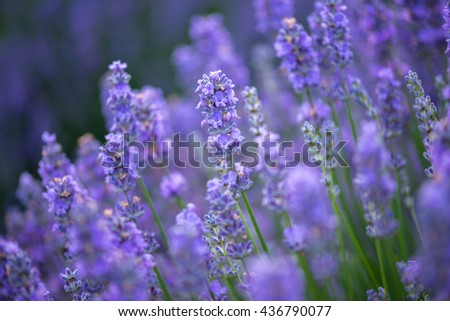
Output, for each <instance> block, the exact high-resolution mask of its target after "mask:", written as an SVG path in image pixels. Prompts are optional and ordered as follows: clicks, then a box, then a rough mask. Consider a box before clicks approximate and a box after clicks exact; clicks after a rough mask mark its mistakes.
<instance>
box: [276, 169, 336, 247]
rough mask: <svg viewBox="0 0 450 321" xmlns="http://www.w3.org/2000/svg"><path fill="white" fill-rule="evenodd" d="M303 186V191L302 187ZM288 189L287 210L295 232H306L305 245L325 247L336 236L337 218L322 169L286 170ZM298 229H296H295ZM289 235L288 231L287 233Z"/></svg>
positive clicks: (286, 185) (297, 233) (304, 234)
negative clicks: (322, 177)
mask: <svg viewBox="0 0 450 321" xmlns="http://www.w3.org/2000/svg"><path fill="white" fill-rule="evenodd" d="M299 190H302V193H299V192H298V191H299ZM285 193H286V197H287V200H286V204H287V211H288V212H289V214H290V215H291V217H292V221H293V224H294V225H298V226H299V228H296V229H293V230H292V231H291V232H292V233H293V235H294V234H295V235H297V236H298V235H300V234H303V235H302V237H301V238H302V243H303V246H304V248H305V249H306V250H307V251H308V250H309V251H310V252H311V253H313V252H314V250H313V249H322V250H323V249H325V248H326V247H327V246H329V245H330V243H329V242H330V241H331V240H333V239H334V237H335V230H336V219H335V216H334V215H333V211H332V209H331V206H330V202H329V200H328V197H327V190H326V187H325V186H324V185H323V184H321V182H320V172H319V171H315V170H314V169H312V168H306V167H303V166H302V167H296V168H292V169H289V170H288V171H287V173H286V180H285ZM294 232H295V233H294ZM285 236H286V235H285Z"/></svg>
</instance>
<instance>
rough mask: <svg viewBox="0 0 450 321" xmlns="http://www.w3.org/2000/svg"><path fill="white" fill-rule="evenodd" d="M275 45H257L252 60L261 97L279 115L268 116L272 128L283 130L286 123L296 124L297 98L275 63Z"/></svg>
mask: <svg viewBox="0 0 450 321" xmlns="http://www.w3.org/2000/svg"><path fill="white" fill-rule="evenodd" d="M274 60H275V52H274V49H273V46H268V45H262V44H261V45H256V46H255V47H254V48H253V50H252V57H251V61H252V64H253V67H254V68H253V69H254V72H255V78H256V83H257V85H258V86H257V87H258V89H259V97H260V99H261V101H262V102H263V104H264V105H265V106H270V108H271V110H273V112H274V113H277V114H279V117H270V118H267V119H266V120H267V122H268V124H269V125H270V126H272V129H276V130H278V131H282V130H283V129H284V128H285V127H286V124H291V125H294V124H295V112H296V111H295V109H294V108H292V106H296V104H297V100H296V97H295V95H294V93H293V92H292V90H291V88H290V87H291V85H290V83H289V81H288V80H287V79H286V78H285V77H284V75H282V74H281V73H280V72H279V68H276V66H275V64H274Z"/></svg>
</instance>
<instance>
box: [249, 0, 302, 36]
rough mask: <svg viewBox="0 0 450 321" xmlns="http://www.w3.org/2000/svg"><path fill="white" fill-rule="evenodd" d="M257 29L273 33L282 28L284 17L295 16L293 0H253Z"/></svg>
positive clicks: (265, 32) (268, 33) (269, 33)
mask: <svg viewBox="0 0 450 321" xmlns="http://www.w3.org/2000/svg"><path fill="white" fill-rule="evenodd" d="M253 9H254V10H255V18H256V30H258V31H259V32H261V33H264V34H267V35H272V34H275V33H276V32H278V29H280V26H281V21H282V20H283V18H288V17H292V16H294V1H293V0H253Z"/></svg>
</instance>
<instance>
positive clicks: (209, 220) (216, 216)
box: [205, 179, 253, 259]
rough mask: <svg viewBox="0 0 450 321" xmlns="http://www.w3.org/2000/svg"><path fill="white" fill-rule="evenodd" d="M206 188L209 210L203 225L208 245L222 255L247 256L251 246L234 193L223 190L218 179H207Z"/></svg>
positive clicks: (237, 257) (240, 257)
mask: <svg viewBox="0 0 450 321" xmlns="http://www.w3.org/2000/svg"><path fill="white" fill-rule="evenodd" d="M207 188H208V189H207V200H208V202H209V204H210V211H209V212H208V213H207V214H206V215H205V226H206V229H207V240H208V242H209V245H210V246H211V247H212V248H215V249H216V251H219V254H220V255H222V256H227V255H230V256H231V257H233V258H236V259H242V258H244V257H246V256H248V255H249V254H250V253H251V252H252V250H253V246H252V244H251V242H250V241H249V240H248V239H247V235H246V231H245V227H244V224H243V222H242V220H241V218H240V217H239V213H238V212H237V209H236V201H235V199H234V195H233V194H232V193H231V192H230V191H229V190H228V189H225V190H224V186H223V183H222V181H221V180H219V179H212V180H209V181H208V185H207ZM241 250H242V251H241ZM229 251H230V252H232V254H233V255H231V253H229Z"/></svg>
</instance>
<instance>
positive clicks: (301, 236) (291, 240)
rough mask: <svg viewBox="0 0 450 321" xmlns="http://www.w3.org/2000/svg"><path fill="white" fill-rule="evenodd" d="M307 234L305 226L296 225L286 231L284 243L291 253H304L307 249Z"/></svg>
mask: <svg viewBox="0 0 450 321" xmlns="http://www.w3.org/2000/svg"><path fill="white" fill-rule="evenodd" d="M307 234H308V232H307V231H306V228H305V226H298V225H294V226H291V227H288V228H286V229H285V230H284V238H283V242H284V244H285V245H286V246H287V248H288V249H290V250H291V251H294V252H302V251H303V250H304V249H305V243H306V239H307V238H308V235H307Z"/></svg>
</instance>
